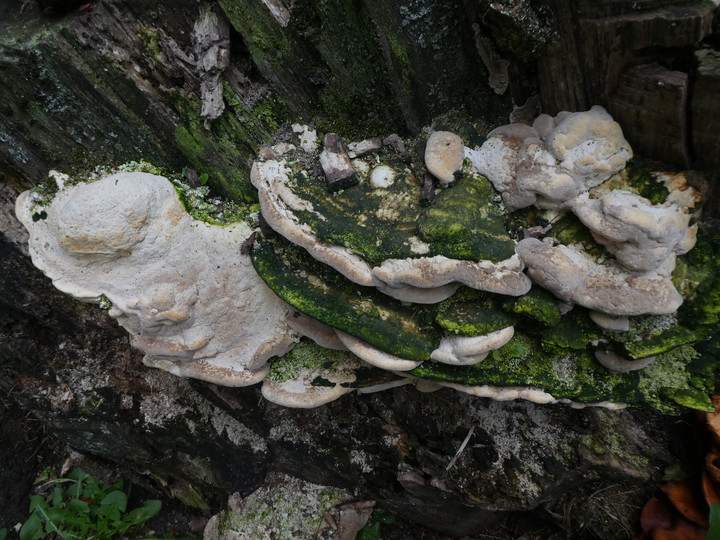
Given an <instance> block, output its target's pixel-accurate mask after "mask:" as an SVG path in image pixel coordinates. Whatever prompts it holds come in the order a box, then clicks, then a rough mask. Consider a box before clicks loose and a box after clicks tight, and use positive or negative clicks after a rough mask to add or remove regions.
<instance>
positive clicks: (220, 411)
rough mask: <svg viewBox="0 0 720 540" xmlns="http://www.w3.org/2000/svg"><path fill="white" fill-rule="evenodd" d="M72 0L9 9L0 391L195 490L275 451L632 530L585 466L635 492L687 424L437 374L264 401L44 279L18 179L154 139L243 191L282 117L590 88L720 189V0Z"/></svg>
mask: <svg viewBox="0 0 720 540" xmlns="http://www.w3.org/2000/svg"><path fill="white" fill-rule="evenodd" d="M79 4H80V3H78V2H62V1H57V2H53V3H52V5H51V6H45V7H43V6H44V4H42V3H37V4H35V3H29V2H23V1H21V0H15V1H10V2H5V3H4V5H3V6H1V7H0V21H3V22H0V29H1V30H0V71H1V72H2V73H3V77H2V82H0V171H1V173H2V179H1V181H2V183H1V184H0V253H1V255H2V256H1V257H0V290H1V291H2V294H0V388H1V389H2V391H3V393H4V394H6V395H8V396H9V397H10V398H11V399H13V400H14V401H15V402H17V403H18V404H20V405H21V406H22V408H23V409H25V410H27V411H30V412H32V414H33V415H35V416H36V417H37V418H39V419H41V421H42V422H43V423H44V424H45V425H46V426H47V428H48V429H49V430H50V431H51V432H52V433H54V434H55V435H56V436H57V437H58V438H59V439H60V440H62V441H65V442H66V443H67V444H69V445H70V446H72V447H73V448H76V449H78V450H80V451H82V452H86V453H89V454H92V455H95V456H99V457H101V458H103V459H105V460H109V461H111V462H116V463H119V464H122V465H123V466H125V467H127V468H129V469H131V470H134V471H136V472H138V473H145V474H147V475H149V476H150V477H151V478H152V479H154V480H155V481H157V482H158V484H159V485H161V486H163V487H164V489H166V490H167V492H168V493H170V494H172V495H173V496H175V497H177V498H178V499H180V500H182V501H183V502H184V503H186V504H188V505H191V506H194V507H196V508H201V509H204V510H207V511H213V512H216V511H217V510H218V509H220V508H221V507H222V506H223V505H224V503H225V500H226V499H227V497H228V495H229V494H231V493H233V492H239V493H240V494H241V495H243V496H245V495H248V494H249V493H251V492H252V491H253V490H254V489H256V488H257V487H258V486H260V485H261V484H262V482H263V479H264V478H265V475H266V474H267V472H268V471H281V472H286V473H288V474H290V475H293V476H298V477H300V478H303V479H305V480H308V481H312V482H316V483H320V484H324V485H334V486H339V487H343V488H349V489H356V490H357V493H358V496H359V497H366V498H371V499H374V500H377V501H379V502H380V503H381V504H383V505H385V506H386V507H387V508H389V509H391V510H392V511H394V512H395V513H397V514H398V515H399V516H401V517H403V518H405V519H408V520H412V521H414V522H417V523H420V524H422V525H424V526H427V527H430V528H433V529H435V530H437V531H441V532H444V533H446V534H454V535H461V534H473V533H476V532H479V531H481V530H484V529H485V528H487V527H491V526H493V524H494V523H496V522H497V521H498V520H499V519H502V518H503V517H504V516H505V515H506V514H508V513H510V512H517V511H530V510H532V509H536V508H538V507H545V508H550V507H552V505H556V504H558V502H559V501H560V502H561V501H567V500H568V498H569V497H577V498H578V501H581V504H578V503H577V502H576V504H578V506H583V507H584V508H585V509H587V513H580V514H578V515H577V516H575V517H574V518H573V519H575V520H576V522H574V523H573V524H571V526H570V527H571V528H572V527H575V529H574V530H578V531H579V530H580V529H581V525H580V520H581V519H584V518H586V519H594V521H592V523H593V525H594V526H596V527H597V528H598V529H597V531H598V532H597V533H596V534H597V535H598V536H599V537H602V538H620V537H623V535H624V533H625V532H627V531H625V530H623V529H621V528H620V526H619V525H618V524H617V523H615V522H605V523H604V525H603V523H602V522H601V521H602V520H600V519H599V518H598V517H597V514H598V513H599V512H600V510H599V509H598V508H597V507H596V506H594V504H595V503H594V502H593V500H592V497H591V496H590V494H589V493H588V492H587V489H586V488H587V486H588V485H592V486H593V487H594V488H596V489H605V488H609V487H610V486H612V485H617V484H619V485H622V486H625V487H627V489H629V490H631V492H632V497H631V498H630V499H629V500H628V501H627V504H626V506H624V507H623V511H625V512H627V513H632V512H635V513H636V511H635V510H633V508H637V507H638V506H639V505H640V504H641V502H642V501H643V500H644V498H645V497H646V496H647V493H648V492H650V491H652V489H654V488H655V487H656V486H657V485H659V483H660V482H661V481H662V479H663V472H664V471H665V470H667V469H671V468H674V467H677V466H678V465H679V464H685V463H686V462H687V460H688V459H689V457H688V456H689V454H690V453H692V452H693V451H694V450H695V449H694V448H693V447H691V446H688V445H687V444H682V443H681V442H680V441H683V440H688V439H689V438H690V437H688V433H687V428H685V427H683V424H681V423H678V422H677V419H676V418H671V417H666V416H663V415H660V414H658V413H653V412H649V411H642V410H626V411H622V412H609V411H603V410H599V409H593V408H588V409H583V410H575V409H571V408H568V407H566V406H564V405H557V406H542V405H534V404H531V403H527V402H512V403H499V402H492V401H489V400H485V399H477V398H470V397H468V396H464V395H460V394H457V393H454V392H453V391H451V390H447V389H445V390H442V391H439V392H436V393H433V394H421V393H416V392H414V391H410V390H407V389H396V390H393V391H388V392H385V393H381V394H374V395H351V396H347V397H345V398H343V399H342V400H340V401H338V402H335V403H332V404H330V405H327V406H324V407H321V408H318V409H313V410H292V409H284V408H281V407H278V406H275V405H273V404H269V403H267V402H264V401H262V400H261V398H260V395H259V391H258V389H257V388H243V389H230V388H219V387H216V386H213V385H211V384H207V383H203V382H200V381H190V380H184V379H178V378H175V377H173V376H171V375H169V374H167V373H165V372H160V371H155V370H150V369H148V368H145V367H144V366H142V364H141V361H140V359H141V354H140V353H139V352H137V351H135V350H132V349H131V348H130V347H129V345H128V342H127V337H126V335H125V334H124V332H122V331H121V330H120V329H118V328H117V326H116V325H115V323H114V322H113V321H111V320H110V319H109V318H108V317H107V316H106V314H105V313H104V312H102V311H101V310H99V309H98V308H96V307H92V306H88V305H83V304H79V303H77V302H75V301H73V300H72V299H69V298H67V297H65V296H64V295H62V294H61V293H59V292H57V291H55V290H54V289H53V287H52V285H51V284H50V282H49V280H48V279H46V278H45V277H44V276H42V275H41V274H40V273H39V272H38V271H37V270H36V269H35V268H34V267H33V266H32V264H31V263H30V261H29V258H28V254H27V249H26V247H25V241H26V233H25V232H24V229H23V228H22V226H21V225H20V224H19V222H17V220H15V218H14V214H13V204H14V202H13V201H14V198H15V197H16V195H17V194H18V193H19V192H20V191H22V190H23V189H27V188H28V187H31V186H33V185H37V184H39V183H41V182H42V181H43V180H44V179H45V178H46V176H47V173H48V171H49V170H50V169H58V170H62V171H66V172H70V173H72V174H75V175H83V174H86V173H87V171H89V170H91V169H92V168H93V167H95V166H96V165H108V164H113V163H121V162H124V161H129V160H138V159H141V158H142V159H147V160H149V161H151V162H153V163H156V164H159V165H163V166H165V167H168V168H173V169H176V170H179V169H180V168H182V167H192V168H194V169H196V170H197V171H198V173H200V174H202V173H207V174H208V176H209V178H210V185H211V187H212V188H213V190H214V191H215V192H216V193H218V194H221V195H223V196H225V197H229V198H235V199H239V200H245V201H253V200H254V198H255V194H254V190H253V188H252V186H251V185H250V183H249V166H250V163H251V161H252V159H253V158H254V156H255V155H256V153H257V151H258V148H259V146H260V145H261V144H263V143H266V142H269V141H270V140H271V139H272V136H273V134H274V133H275V132H276V130H277V129H278V128H279V127H281V126H282V125H284V124H289V123H292V122H296V121H303V122H312V123H314V124H315V125H316V126H317V127H318V129H319V130H320V131H321V132H330V131H335V132H338V133H340V134H342V135H343V136H346V137H350V138H356V139H360V138H362V137H365V136H386V135H388V134H390V133H399V134H401V135H414V134H417V133H418V132H419V131H420V130H421V129H422V128H423V127H424V126H426V125H429V124H430V123H431V122H433V120H434V119H437V118H438V117H441V116H443V115H449V114H456V115H458V114H461V115H462V116H463V117H465V118H470V119H472V121H473V122H476V123H478V124H479V125H482V126H484V127H486V128H487V129H488V130H489V129H491V128H492V127H495V126H497V125H500V124H504V123H506V122H507V118H508V115H510V114H511V113H512V114H513V118H517V119H520V120H522V119H526V118H532V117H533V116H534V115H535V114H537V113H538V112H540V111H542V112H547V113H550V114H555V113H557V112H559V111H561V110H570V111H575V110H584V109H587V108H589V107H590V106H592V105H595V104H600V105H604V106H606V107H608V108H609V110H610V111H611V112H612V113H613V114H614V115H615V117H616V119H617V120H618V121H619V122H620V124H621V125H622V126H623V128H624V130H625V133H626V135H627V137H628V139H629V140H630V142H631V144H632V145H633V147H634V148H637V149H638V152H639V153H642V154H643V155H644V156H645V157H649V158H654V159H660V160H663V161H665V162H668V161H669V162H670V163H669V165H672V166H677V167H681V168H700V167H702V173H703V174H704V175H705V177H706V179H707V180H708V181H709V182H710V184H711V185H712V184H714V183H717V182H718V181H720V153H719V152H720V150H718V148H720V146H719V145H718V144H717V142H718V138H717V132H718V128H720V106H719V104H718V100H717V95H718V91H719V90H720V83H719V82H718V81H719V80H720V71H719V70H718V55H719V54H720V52H718V48H720V33H719V32H718V26H717V19H718V8H717V7H715V5H713V4H712V3H709V2H694V1H689V2H685V1H674V2H671V3H670V4H668V3H667V2H660V1H655V0H641V1H638V2H633V3H628V2H616V1H613V0H605V1H601V2H597V1H589V0H588V1H582V2H571V1H569V0H547V1H544V0H532V1H520V0H508V1H505V2H489V1H486V0H482V1H478V2H469V1H463V0H458V1H456V2H451V3H448V2H440V1H439V0H418V1H416V2H408V3H399V2H392V1H382V0H365V1H349V0H345V1H342V2H336V3H330V2H326V1H324V0H297V1H295V2H290V1H283V0H262V1H260V0H220V1H219V2H217V3H212V2H202V1H200V0H178V1H172V2H171V1H160V2H156V1H150V0H135V1H128V0H115V1H110V0H106V1H100V2H95V3H92V4H90V5H89V7H88V6H80V5H79ZM209 12H211V13H213V14H215V16H216V17H217V20H218V21H220V22H218V23H217V24H218V25H222V24H223V22H222V21H226V22H227V23H229V26H228V30H227V42H226V43H225V42H222V43H221V42H220V41H219V42H218V43H219V44H218V43H215V44H214V45H213V46H215V45H216V46H217V47H219V48H220V49H222V48H223V47H225V48H226V49H227V54H229V61H228V62H227V63H223V62H220V61H217V62H215V63H213V62H210V64H203V65H201V63H200V59H201V58H208V57H207V56H203V55H204V54H206V53H207V51H208V50H209V49H207V48H205V49H204V48H203V45H202V42H201V40H200V39H199V38H198V31H197V24H196V23H197V22H198V21H199V20H201V18H202V17H203V13H209ZM223 43H225V44H224V45H223ZM222 54H225V53H222ZM218 58H219V57H218ZM216 60H217V59H216ZM203 66H204V67H203ZM213 85H215V86H213ZM213 92H215V93H214V94H213ZM218 92H219V94H218ZM211 95H214V96H215V97H216V98H217V96H218V95H219V96H221V98H222V104H220V109H222V110H221V112H220V113H219V114H218V115H217V117H214V118H209V117H208V115H206V116H205V117H203V115H202V114H201V111H202V110H203V105H204V104H205V105H207V104H208V102H207V100H208V99H210V98H211ZM216 105H218V104H217V103H216ZM649 109H651V110H649ZM217 110H218V109H216V111H217ZM653 111H655V112H656V113H657V114H652V112H653ZM708 199H709V203H708V206H707V212H708V213H717V208H718V206H717V203H716V202H715V195H714V194H713V193H709V194H708ZM471 427H474V433H473V436H472V437H471V439H470V442H469V444H468V446H467V447H466V448H465V449H464V451H463V452H462V453H460V455H459V457H458V459H457V461H456V462H455V463H454V465H453V467H451V468H449V469H448V468H447V467H448V464H449V463H450V461H451V459H453V457H454V456H455V454H456V452H457V451H458V448H460V446H461V443H462V442H463V440H464V438H465V437H466V435H467V434H468V432H469V430H470V428H471ZM593 514H595V515H596V517H595V518H593V517H592V516H593ZM0 515H1V514H0ZM625 536H627V535H625Z"/></svg>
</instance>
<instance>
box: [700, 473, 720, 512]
mask: <svg viewBox="0 0 720 540" xmlns="http://www.w3.org/2000/svg"><path fill="white" fill-rule="evenodd" d="M702 486H703V493H704V494H705V501H706V502H707V503H708V506H709V505H710V503H717V504H720V494H718V491H717V489H718V487H717V484H716V483H715V482H713V481H712V479H711V478H710V476H709V475H708V473H706V472H705V473H703V475H702Z"/></svg>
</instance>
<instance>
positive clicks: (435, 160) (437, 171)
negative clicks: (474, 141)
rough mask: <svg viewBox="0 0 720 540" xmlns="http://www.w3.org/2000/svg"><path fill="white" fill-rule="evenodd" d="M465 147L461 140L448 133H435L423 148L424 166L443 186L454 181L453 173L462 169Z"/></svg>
mask: <svg viewBox="0 0 720 540" xmlns="http://www.w3.org/2000/svg"><path fill="white" fill-rule="evenodd" d="M464 159H465V147H464V146H463V142H462V139H461V138H460V137H458V136H457V135H455V134H454V133H450V132H449V131H436V132H434V133H433V134H432V135H430V138H429V139H428V141H427V145H426V146H425V166H426V167H427V168H428V171H430V174H432V175H433V176H434V177H435V178H437V179H438V180H439V181H440V183H441V184H442V185H443V186H447V185H448V184H450V183H451V182H453V181H454V180H455V176H454V173H455V172H457V171H459V170H460V169H461V168H462V163H463V160H464Z"/></svg>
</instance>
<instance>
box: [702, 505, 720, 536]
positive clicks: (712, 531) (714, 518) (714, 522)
mask: <svg viewBox="0 0 720 540" xmlns="http://www.w3.org/2000/svg"><path fill="white" fill-rule="evenodd" d="M705 540H720V504H718V503H716V502H712V503H710V525H709V526H708V531H707V535H706V536H705Z"/></svg>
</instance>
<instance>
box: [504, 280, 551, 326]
mask: <svg viewBox="0 0 720 540" xmlns="http://www.w3.org/2000/svg"><path fill="white" fill-rule="evenodd" d="M504 307H505V308H506V309H508V310H509V311H511V312H513V313H516V314H518V315H522V316H525V317H529V318H530V319H533V320H535V321H538V322H540V323H542V324H545V325H548V326H555V325H556V324H558V323H559V322H560V307H559V306H558V301H557V299H556V298H555V297H554V296H553V295H552V294H550V293H549V292H547V291H546V290H545V289H543V288H541V287H537V286H534V287H533V288H532V289H530V292H529V293H527V294H524V295H522V296H520V297H518V298H512V299H509V300H506V301H505V304H504Z"/></svg>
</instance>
